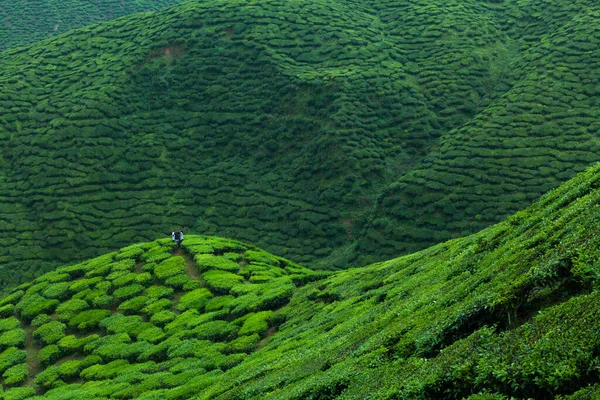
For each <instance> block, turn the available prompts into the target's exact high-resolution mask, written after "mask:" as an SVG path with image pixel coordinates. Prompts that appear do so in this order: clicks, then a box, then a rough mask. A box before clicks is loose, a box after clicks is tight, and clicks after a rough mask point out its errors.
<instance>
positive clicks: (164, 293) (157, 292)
mask: <svg viewBox="0 0 600 400" xmlns="http://www.w3.org/2000/svg"><path fill="white" fill-rule="evenodd" d="M173 292H174V290H173V288H170V287H165V286H157V285H154V286H150V287H148V288H146V296H148V297H149V298H151V299H159V298H162V297H166V298H171V297H172V296H173Z"/></svg>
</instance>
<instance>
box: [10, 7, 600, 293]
mask: <svg viewBox="0 0 600 400" xmlns="http://www.w3.org/2000/svg"><path fill="white" fill-rule="evenodd" d="M525 3H526V4H525ZM596 8H597V6H596V5H594V4H593V2H591V1H567V2H561V3H557V4H556V5H552V6H548V7H546V2H545V1H541V0H535V1H531V2H521V1H517V0H511V1H505V2H503V3H497V2H482V1H479V0H477V1H476V0H469V1H466V2H465V1H464V0H453V1H442V0H435V1H428V2H424V1H417V2H413V1H410V2H409V1H406V0H390V1H384V2H374V1H368V0H360V1H359V0H355V1H351V2H338V1H323V0H314V1H311V2H309V3H306V2H300V3H299V2H290V1H287V2H281V1H277V0H268V1H261V2H253V1H241V2H230V1H223V0H210V1H203V2H186V3H184V4H181V5H179V6H174V7H171V8H169V9H166V10H162V11H159V12H155V13H145V14H138V15H135V16H129V17H124V18H120V19H118V20H115V21H110V22H107V23H104V24H100V25H95V26H88V27H85V28H82V29H79V30H76V31H71V32H69V33H66V34H63V35H60V36H58V37H56V38H55V39H52V40H47V41H44V43H43V44H38V45H34V46H31V47H24V48H18V49H13V50H9V51H5V52H3V53H1V54H0V70H1V71H2V72H1V73H0V85H1V86H2V92H1V93H0V182H2V185H0V216H1V217H2V218H0V265H1V266H2V267H3V268H2V270H0V284H1V285H2V286H12V285H14V284H17V283H19V282H22V281H24V280H25V279H30V278H32V277H34V276H37V274H38V273H39V272H40V271H46V270H48V269H49V268H51V267H53V266H57V265H59V264H60V263H66V262H73V261H74V260H75V259H79V260H81V259H86V258H91V257H93V256H97V255H99V254H102V253H104V252H109V251H112V250H115V246H119V245H125V244H128V243H134V242H139V241H148V240H154V239H156V238H158V237H161V236H163V235H165V234H168V232H170V230H171V229H172V228H174V227H175V226H177V225H181V226H183V227H186V228H188V229H190V230H191V231H193V232H202V233H206V234H210V235H218V236H225V237H235V238H238V239H240V240H245V241H252V242H253V243H255V244H256V245H259V246H261V247H262V248H265V249H266V250H268V251H270V252H272V253H276V254H280V255H281V256H284V257H286V258H289V259H293V260H295V261H297V262H302V263H305V264H307V265H318V266H320V267H327V268H341V267H344V266H348V265H357V264H359V263H361V264H363V265H364V264H365V263H366V261H365V260H375V259H381V258H382V257H384V256H391V255H394V256H396V255H398V254H402V253H404V252H406V251H408V250H412V249H416V248H420V247H423V246H425V245H427V244H431V243H434V242H437V241H440V240H443V239H446V238H449V237H453V236H458V235H461V234H463V233H464V232H472V231H473V230H474V227H481V226H483V225H484V224H489V223H490V222H493V221H497V220H498V219H500V218H502V217H504V216H506V215H507V214H508V213H510V212H511V211H513V210H515V209H516V208H517V207H522V206H524V205H525V204H526V203H527V202H530V201H532V200H533V199H534V198H535V197H537V196H538V195H540V194H541V193H543V192H544V191H546V190H548V189H549V188H550V187H553V186H556V185H558V183H559V182H560V181H562V180H566V179H567V178H569V177H570V176H572V174H574V173H575V172H576V171H578V170H581V169H583V168H584V166H586V165H588V164H589V163H590V162H591V161H593V160H596V159H597V154H598V151H597V150H598V149H597V144H596V141H595V138H596V134H597V132H596V128H595V126H596V125H594V124H593V123H592V121H591V120H590V118H593V115H595V113H596V109H597V107H596V106H597V105H596V100H595V97H594V96H593V93H594V86H593V82H590V81H589V79H588V78H586V77H593V76H596V75H597V72H598V71H597V65H598V63H596V62H595V61H596V54H597V49H595V48H594V47H592V48H589V47H586V45H585V43H584V41H582V39H581V37H580V36H581V35H583V36H586V37H587V36H590V37H591V38H592V39H593V38H594V37H595V36H594V35H595V33H594V29H596V28H595V26H596V25H595V24H594V15H595V12H596ZM586 13H587V15H586ZM547 21H552V22H551V23H548V24H546V23H545V22H547ZM580 31H581V33H579V32H580ZM594 40H595V39H594ZM592 44H593V42H592ZM537 64H539V65H540V66H539V68H538V69H534V68H537ZM565 68H566V69H567V70H569V68H571V69H572V71H563V70H564V69H565ZM545 70H547V71H548V72H545ZM552 74H554V75H552ZM567 78H568V79H567ZM577 79H579V80H580V81H579V82H577ZM561 85H562V86H561ZM558 86H561V87H558ZM557 96H558V97H557ZM538 103H539V104H538ZM563 117H564V118H563ZM561 118H562V119H561ZM440 138H441V139H440ZM438 139H440V140H441V145H440V144H439V142H438ZM504 139H506V140H504ZM488 200H490V201H493V202H494V203H492V202H490V203H487V202H486V201H488ZM373 210H375V212H372V211H373ZM361 260H362V261H361ZM14 271H17V272H14Z"/></svg>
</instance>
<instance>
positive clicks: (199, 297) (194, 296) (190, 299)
mask: <svg viewBox="0 0 600 400" xmlns="http://www.w3.org/2000/svg"><path fill="white" fill-rule="evenodd" d="M212 297H213V295H212V293H211V292H210V291H209V290H207V289H204V288H201V289H196V290H193V291H191V292H188V293H185V294H184V295H183V296H181V298H180V299H179V302H178V303H177V310H179V311H185V310H187V309H190V308H193V309H195V310H198V311H202V310H203V309H204V306H205V305H206V303H208V301H209V300H210V299H211V298H212Z"/></svg>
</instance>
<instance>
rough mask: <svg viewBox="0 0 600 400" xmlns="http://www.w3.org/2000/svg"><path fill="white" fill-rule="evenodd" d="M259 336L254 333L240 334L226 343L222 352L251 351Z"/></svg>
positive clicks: (254, 347)
mask: <svg viewBox="0 0 600 400" xmlns="http://www.w3.org/2000/svg"><path fill="white" fill-rule="evenodd" d="M259 340H260V336H259V335H258V334H256V333H254V334H252V335H248V336H241V337H239V338H237V339H234V340H232V341H231V342H229V343H227V345H226V346H225V348H223V352H224V353H226V354H230V353H251V352H253V351H254V349H256V345H257V344H258V341H259Z"/></svg>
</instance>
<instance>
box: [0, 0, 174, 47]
mask: <svg viewBox="0 0 600 400" xmlns="http://www.w3.org/2000/svg"><path fill="white" fill-rule="evenodd" d="M181 2H182V1H181V0H136V1H117V0H102V1H94V2H89V1H79V0H62V1H52V0H36V1H35V2H32V1H27V0H3V1H0V21H2V22H1V25H0V50H6V49H10V48H13V47H17V46H24V45H26V44H30V43H34V42H36V41H38V40H42V39H45V38H48V37H50V36H56V35H59V34H61V33H64V32H67V31H70V30H72V29H75V28H80V27H82V26H85V25H89V24H92V23H95V22H101V21H107V20H111V19H115V18H118V17H122V16H124V15H129V14H133V13H138V12H143V11H154V10H159V9H161V8H165V7H169V6H172V5H175V4H179V3H181Z"/></svg>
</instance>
